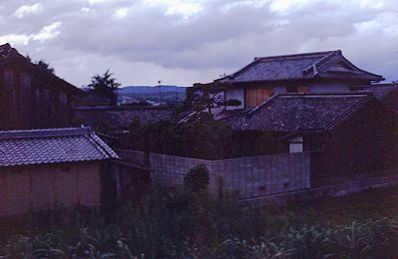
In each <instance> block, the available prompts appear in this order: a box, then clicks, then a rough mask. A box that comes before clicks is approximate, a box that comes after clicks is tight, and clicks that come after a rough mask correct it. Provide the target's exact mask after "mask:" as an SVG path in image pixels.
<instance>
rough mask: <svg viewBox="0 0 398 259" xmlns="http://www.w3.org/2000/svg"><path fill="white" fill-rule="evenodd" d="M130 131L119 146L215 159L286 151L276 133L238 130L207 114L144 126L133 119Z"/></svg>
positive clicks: (122, 138)
mask: <svg viewBox="0 0 398 259" xmlns="http://www.w3.org/2000/svg"><path fill="white" fill-rule="evenodd" d="M129 132H130V133H129V135H128V136H125V137H121V139H120V142H119V143H118V146H119V147H122V148H130V149H134V150H141V151H148V152H153V153H161V154H168V155H175V156H185V157H194V158H201V159H210V160H213V159H224V158H231V157H241V156H251V155H262V154H269V153H276V152H284V151H285V150H282V149H281V147H280V146H281V144H280V143H277V142H276V139H277V137H276V136H274V135H273V133H269V132H238V131H234V130H233V129H232V128H231V127H230V126H229V125H228V124H226V123H224V122H223V121H217V120H214V119H213V117H212V116H210V115H209V114H207V113H202V114H200V115H198V116H196V117H195V119H193V120H191V121H188V122H185V123H177V122H172V121H159V122H157V123H154V124H149V125H145V126H142V125H141V124H140V122H139V120H133V121H132V123H131V125H130V129H129Z"/></svg>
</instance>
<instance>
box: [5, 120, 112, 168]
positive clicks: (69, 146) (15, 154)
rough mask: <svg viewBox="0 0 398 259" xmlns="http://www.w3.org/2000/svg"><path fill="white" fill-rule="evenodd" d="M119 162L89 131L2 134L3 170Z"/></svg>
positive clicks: (48, 130)
mask: <svg viewBox="0 0 398 259" xmlns="http://www.w3.org/2000/svg"><path fill="white" fill-rule="evenodd" d="M110 158H116V159H117V158H119V157H118V155H117V154H116V153H115V152H114V151H113V150H112V149H111V148H110V147H109V146H108V145H106V144H105V143H104V142H103V141H102V140H101V139H100V138H99V137H98V136H97V135H96V134H95V133H94V131H92V130H91V129H90V128H88V127H82V128H59V129H35V130H10V131H0V167H4V166H16V165H36V164H48V163H64V162H78V161H95V160H106V159H110Z"/></svg>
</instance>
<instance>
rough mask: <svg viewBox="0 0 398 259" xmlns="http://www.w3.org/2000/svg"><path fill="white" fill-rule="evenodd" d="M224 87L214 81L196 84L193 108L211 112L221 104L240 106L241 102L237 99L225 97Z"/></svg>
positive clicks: (193, 94) (193, 93)
mask: <svg viewBox="0 0 398 259" xmlns="http://www.w3.org/2000/svg"><path fill="white" fill-rule="evenodd" d="M224 90H225V89H224V87H223V86H222V85H220V84H217V83H213V84H208V85H202V84H196V85H194V87H193V90H192V91H193V92H192V108H193V109H194V110H195V111H205V110H207V112H208V113H210V114H211V110H212V109H213V108H218V107H221V106H224V107H226V106H239V105H240V104H241V102H240V101H239V100H236V99H230V100H226V99H225V94H224Z"/></svg>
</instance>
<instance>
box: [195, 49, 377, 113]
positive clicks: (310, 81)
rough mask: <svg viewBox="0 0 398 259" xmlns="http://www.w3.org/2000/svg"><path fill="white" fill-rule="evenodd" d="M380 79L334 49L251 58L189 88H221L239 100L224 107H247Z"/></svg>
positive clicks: (229, 97)
mask: <svg viewBox="0 0 398 259" xmlns="http://www.w3.org/2000/svg"><path fill="white" fill-rule="evenodd" d="M382 80H384V78H383V77H382V76H380V75H376V74H373V73H370V72H367V71H365V70H362V69H360V68H358V67H357V66H355V65H354V64H353V63H352V62H350V61H349V60H348V59H347V58H345V57H344V56H343V54H342V52H341V51H340V50H336V51H325V52H312V53H302V54H293V55H281V56H271V57H260V58H254V61H253V62H251V63H249V64H248V65H246V66H244V67H243V68H242V69H240V70H238V71H237V72H235V73H233V74H231V75H228V76H225V77H223V78H220V79H217V80H215V81H214V82H213V83H210V84H207V85H201V84H197V85H195V86H194V87H193V89H190V90H188V91H191V92H192V91H194V90H195V89H198V90H199V89H201V88H206V87H212V86H217V87H221V88H223V92H224V94H225V99H226V100H239V101H240V103H241V104H240V105H239V106H231V107H227V109H250V108H253V107H256V106H258V105H260V104H261V103H262V102H264V101H266V100H267V99H268V98H270V97H271V96H272V95H274V94H284V93H330V92H334V93H342V92H343V93H344V92H350V91H352V90H353V89H354V88H355V87H356V86H358V85H370V84H372V83H375V82H380V81H382ZM191 95H192V94H191Z"/></svg>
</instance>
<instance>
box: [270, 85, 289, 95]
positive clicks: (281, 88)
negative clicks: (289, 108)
mask: <svg viewBox="0 0 398 259" xmlns="http://www.w3.org/2000/svg"><path fill="white" fill-rule="evenodd" d="M286 92H287V88H286V86H276V87H274V91H273V93H274V94H284V93H286Z"/></svg>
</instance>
